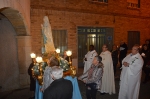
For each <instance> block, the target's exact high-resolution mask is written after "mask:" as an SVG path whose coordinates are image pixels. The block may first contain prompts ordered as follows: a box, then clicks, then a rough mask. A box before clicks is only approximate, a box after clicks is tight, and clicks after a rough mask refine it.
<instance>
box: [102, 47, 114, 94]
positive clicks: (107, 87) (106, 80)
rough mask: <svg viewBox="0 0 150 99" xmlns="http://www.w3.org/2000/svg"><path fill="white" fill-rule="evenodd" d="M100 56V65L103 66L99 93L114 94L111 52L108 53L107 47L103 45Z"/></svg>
mask: <svg viewBox="0 0 150 99" xmlns="http://www.w3.org/2000/svg"><path fill="white" fill-rule="evenodd" d="M100 56H101V57H102V63H103V65H104V73H103V77H102V87H101V90H99V91H100V92H101V95H104V94H106V93H109V94H115V81H114V70H113V61H112V56H111V52H110V51H108V46H107V45H106V44H104V45H103V47H102V52H101V54H100Z"/></svg>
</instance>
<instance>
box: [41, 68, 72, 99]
mask: <svg viewBox="0 0 150 99" xmlns="http://www.w3.org/2000/svg"><path fill="white" fill-rule="evenodd" d="M51 77H52V78H53V79H54V81H53V82H52V83H51V85H50V86H49V87H48V88H47V89H46V90H45V91H44V96H43V99H72V93H73V86H72V83H71V81H69V80H66V79H63V78H62V77H63V69H61V68H60V67H58V66H54V67H52V71H51Z"/></svg>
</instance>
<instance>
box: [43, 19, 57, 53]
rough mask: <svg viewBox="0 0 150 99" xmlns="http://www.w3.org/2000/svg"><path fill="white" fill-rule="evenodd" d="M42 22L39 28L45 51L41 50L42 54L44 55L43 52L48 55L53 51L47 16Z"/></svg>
mask: <svg viewBox="0 0 150 99" xmlns="http://www.w3.org/2000/svg"><path fill="white" fill-rule="evenodd" d="M43 21H44V23H43V24H41V27H42V34H43V39H44V46H45V49H44V48H42V53H45V52H46V53H50V52H51V51H55V47H54V42H53V36H52V30H51V25H50V23H49V20H48V17H47V16H44V18H43Z"/></svg>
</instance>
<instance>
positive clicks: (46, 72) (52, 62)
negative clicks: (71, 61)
mask: <svg viewBox="0 0 150 99" xmlns="http://www.w3.org/2000/svg"><path fill="white" fill-rule="evenodd" d="M47 64H48V66H46V68H45V70H44V75H43V85H42V88H41V91H44V90H45V89H46V88H47V87H48V86H49V85H50V84H51V83H52V82H53V79H52V78H51V76H50V72H51V67H53V66H59V61H58V59H57V58H56V57H54V56H52V57H50V58H49V59H48V61H47Z"/></svg>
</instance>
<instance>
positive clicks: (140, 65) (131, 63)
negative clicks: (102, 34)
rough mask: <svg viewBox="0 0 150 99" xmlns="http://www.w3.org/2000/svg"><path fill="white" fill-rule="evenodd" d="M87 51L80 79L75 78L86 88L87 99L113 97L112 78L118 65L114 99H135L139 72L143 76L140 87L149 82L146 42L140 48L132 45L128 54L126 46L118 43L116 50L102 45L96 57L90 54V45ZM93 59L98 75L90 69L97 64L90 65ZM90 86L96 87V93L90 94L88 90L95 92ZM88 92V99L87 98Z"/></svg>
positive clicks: (149, 53) (149, 54) (149, 52)
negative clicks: (95, 62)
mask: <svg viewBox="0 0 150 99" xmlns="http://www.w3.org/2000/svg"><path fill="white" fill-rule="evenodd" d="M89 49H90V50H89V52H88V53H87V54H86V55H85V58H84V72H83V75H81V76H80V77H79V78H78V79H79V80H81V81H83V82H84V83H85V84H86V92H87V94H86V95H87V99H96V92H97V91H99V92H100V93H101V95H104V94H106V93H109V94H110V95H111V94H115V93H116V91H115V80H114V78H115V76H116V67H117V65H118V61H119V68H120V69H121V74H120V89H119V96H118V99H138V96H139V90H140V83H141V75H142V70H143V71H144V73H145V79H144V81H143V83H146V82H147V81H148V80H149V79H150V78H149V73H150V41H149V40H146V41H145V44H143V45H142V46H139V45H136V44H135V45H134V46H133V47H132V49H131V53H129V54H128V47H127V44H126V43H125V42H123V41H121V42H120V46H119V47H117V46H116V45H113V46H112V50H110V49H108V46H107V45H106V44H104V45H103V47H102V52H101V53H100V55H98V54H97V52H96V50H94V46H93V45H90V47H89ZM109 50H110V51H109ZM127 54H128V55H127ZM97 56H99V57H101V60H97V61H98V62H99V63H101V64H102V66H101V71H100V70H99V72H100V73H99V72H98V73H96V74H95V72H97V71H98V69H96V70H95V69H93V68H94V67H95V68H96V66H97V65H98V63H97V64H94V61H95V57H97ZM87 63H88V64H87ZM89 65H90V66H89ZM91 72H93V74H92V73H91ZM91 75H92V76H91ZM98 75H99V76H98ZM97 82H99V83H97ZM91 84H92V85H91ZM89 85H90V86H89ZM94 85H97V86H100V87H98V88H97V89H96V90H97V91H93V89H92V88H95V87H93V86H94ZM89 87H90V88H89ZM89 90H90V91H89ZM89 92H90V93H91V95H89ZM93 92H94V93H93Z"/></svg>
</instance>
